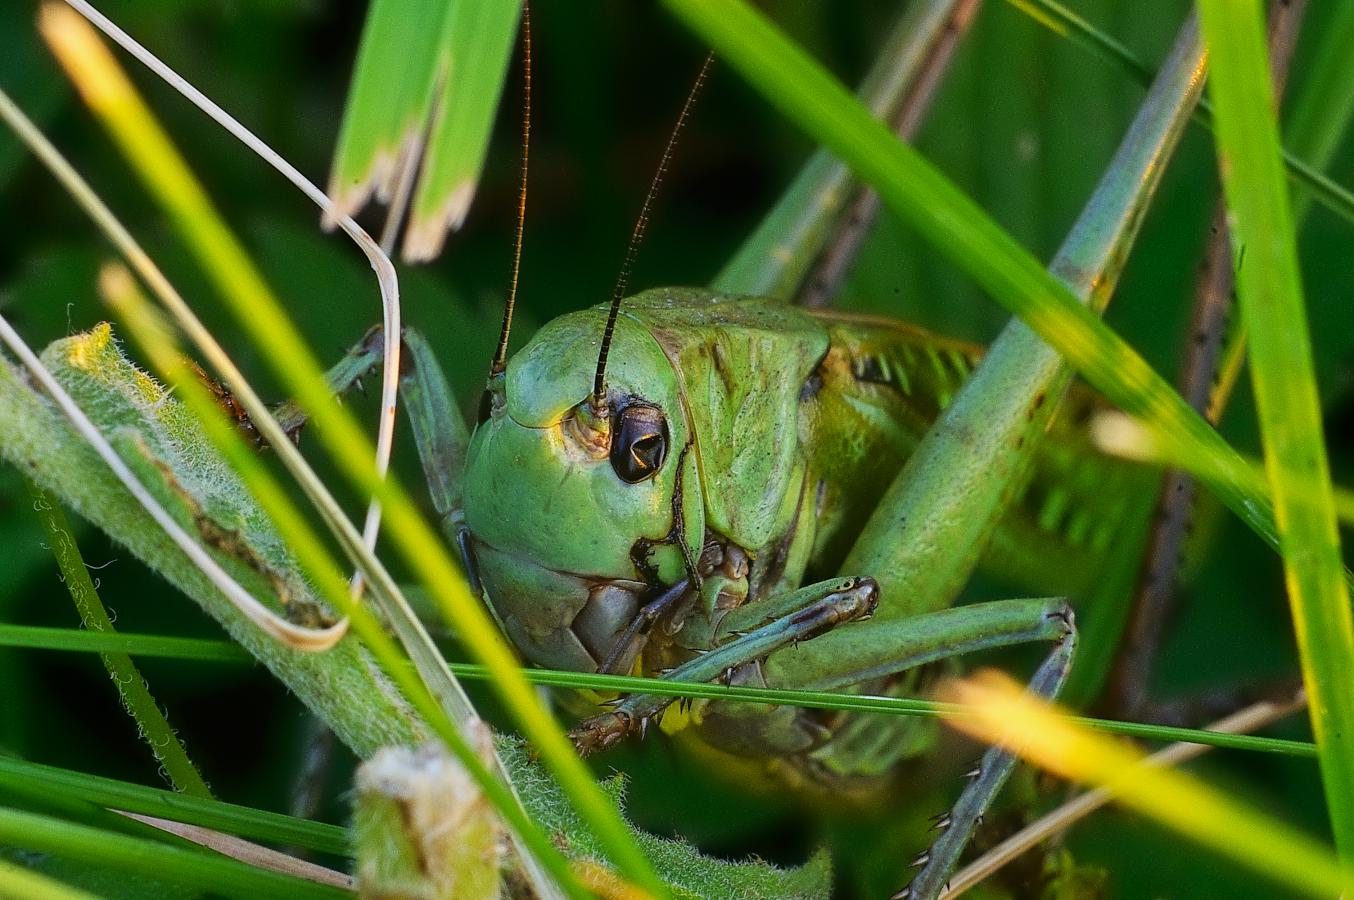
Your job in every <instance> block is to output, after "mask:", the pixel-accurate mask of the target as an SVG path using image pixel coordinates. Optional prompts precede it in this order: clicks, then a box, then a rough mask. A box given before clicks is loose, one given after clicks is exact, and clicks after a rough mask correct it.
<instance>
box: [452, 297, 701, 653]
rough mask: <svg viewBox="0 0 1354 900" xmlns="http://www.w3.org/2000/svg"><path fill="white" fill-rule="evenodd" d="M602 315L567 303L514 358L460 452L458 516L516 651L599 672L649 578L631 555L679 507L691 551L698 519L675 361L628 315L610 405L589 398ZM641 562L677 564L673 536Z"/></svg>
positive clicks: (656, 535)
mask: <svg viewBox="0 0 1354 900" xmlns="http://www.w3.org/2000/svg"><path fill="white" fill-rule="evenodd" d="M604 321H605V310H602V311H600V312H599V311H598V310H595V309H594V310H585V311H582V312H578V313H572V314H570V315H566V316H564V317H562V318H560V319H557V320H555V321H554V322H552V323H551V324H550V325H548V326H546V327H545V328H544V329H542V330H541V332H540V333H539V334H537V335H536V337H535V338H534V339H533V340H532V341H531V343H530V344H528V345H527V346H526V347H525V348H524V349H523V350H522V351H521V352H520V353H518V354H517V356H515V357H514V358H513V359H512V360H511V362H510V363H509V364H508V367H507V371H506V373H505V375H504V376H503V377H502V378H496V379H494V380H493V381H494V383H493V384H491V387H490V390H489V393H488V397H487V402H486V404H485V408H484V409H483V411H482V415H481V421H480V423H479V425H478V427H477V428H476V429H475V433H474V435H473V436H472V438H471V441H470V450H469V455H468V457H467V460H466V472H465V517H466V526H467V528H468V530H469V532H470V546H471V549H472V552H473V554H474V557H475V562H476V564H477V567H478V571H479V575H480V578H481V579H482V580H483V582H484V586H485V589H486V592H487V594H488V596H489V601H490V604H491V605H492V607H493V609H494V612H495V614H496V615H497V617H498V619H499V622H500V624H501V625H502V627H503V629H504V630H505V631H506V632H507V634H508V636H509V637H510V638H511V639H512V640H513V642H514V643H515V644H516V645H517V647H518V649H519V650H520V651H521V652H522V654H523V655H524V656H526V657H527V658H528V659H529V660H531V661H532V662H535V663H538V664H540V665H543V666H547V667H550V668H558V669H571V670H577V671H594V670H596V669H597V668H598V666H599V665H600V664H601V662H602V661H603V660H605V659H606V658H607V656H608V655H609V654H610V652H611V650H612V648H613V647H614V646H615V645H616V641H617V639H618V638H619V636H620V635H621V633H622V632H623V631H624V630H625V628H626V627H627V626H628V625H629V624H630V622H631V620H632V619H633V617H634V615H635V613H636V612H637V611H638V609H639V607H640V606H641V605H642V602H643V599H642V598H643V596H644V593H645V591H646V590H647V589H648V588H649V587H651V585H649V584H647V583H646V582H645V580H644V572H643V571H642V570H641V569H640V567H639V566H637V565H636V561H635V560H636V557H639V558H641V559H642V558H644V556H645V554H644V551H643V548H644V547H645V546H646V543H647V542H649V541H661V540H664V539H665V538H667V537H668V536H669V535H670V534H676V533H677V532H676V531H674V524H675V523H674V518H675V517H674V509H675V508H676V509H681V510H683V512H682V514H681V516H680V518H681V519H682V520H683V524H684V526H685V527H684V531H685V535H686V540H687V544H688V547H689V548H690V549H691V550H692V552H699V542H700V540H701V537H702V534H703V532H704V520H703V513H702V510H703V505H702V502H701V497H700V484H699V479H698V478H697V477H696V474H695V454H688V453H684V452H683V448H685V447H686V446H687V445H688V443H689V440H690V428H689V425H688V423H687V418H686V415H685V409H684V406H683V404H682V399H681V395H680V391H679V388H678V381H677V377H676V374H675V373H674V372H673V369H672V364H671V363H670V362H669V360H668V358H667V356H666V355H665V354H664V353H663V351H662V349H661V348H660V347H659V345H658V343H657V342H656V341H655V340H654V338H653V337H652V336H651V335H650V334H649V332H648V331H647V330H646V329H645V328H644V327H643V326H641V325H639V324H638V323H636V322H635V321H633V320H632V319H629V318H628V317H626V316H621V317H620V319H619V320H618V321H617V323H616V332H615V338H614V341H613V344H612V348H611V363H610V365H609V366H608V369H607V390H608V394H607V398H606V399H607V404H606V407H607V408H606V409H605V410H604V411H601V412H600V414H599V412H598V411H595V410H594V409H593V408H592V405H591V403H590V394H591V390H590V389H591V386H592V374H593V368H594V366H595V364H596V359H597V346H598V342H599V339H600V335H601V331H602V325H603V322H604ZM681 469H684V470H686V471H685V473H684V477H683V476H682V475H679V470H681ZM674 498H676V500H675V502H674ZM647 563H648V565H650V566H652V567H653V569H654V570H656V572H657V577H658V579H659V580H660V581H662V582H663V583H671V582H674V581H676V580H677V579H679V578H680V577H681V576H682V572H683V566H682V554H681V550H680V548H679V547H678V546H676V545H675V544H667V545H663V546H659V547H655V548H653V550H652V552H651V553H650V554H649V555H648V558H647ZM631 662H632V660H624V666H625V667H628V666H629V665H630V663H631Z"/></svg>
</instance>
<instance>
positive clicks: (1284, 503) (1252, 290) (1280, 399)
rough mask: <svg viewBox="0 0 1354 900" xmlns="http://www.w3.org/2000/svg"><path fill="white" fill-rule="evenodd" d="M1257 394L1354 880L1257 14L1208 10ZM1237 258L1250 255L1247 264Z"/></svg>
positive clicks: (1303, 371)
mask: <svg viewBox="0 0 1354 900" xmlns="http://www.w3.org/2000/svg"><path fill="white" fill-rule="evenodd" d="M1199 9H1200V11H1201V13H1202V17H1203V24H1204V33H1205V35H1206V36H1207V38H1208V43H1209V46H1210V47H1211V48H1212V52H1213V56H1214V67H1213V77H1212V79H1210V82H1209V91H1210V93H1211V94H1212V96H1213V100H1214V103H1215V106H1216V109H1217V114H1216V116H1215V121H1214V124H1215V134H1216V137H1217V151H1218V162H1219V168H1220V169H1221V170H1222V179H1223V187H1224V190H1225V192H1226V194H1227V205H1228V209H1229V217H1230V220H1231V230H1232V235H1233V246H1234V247H1236V248H1237V250H1236V251H1235V255H1236V267H1237V293H1238V296H1239V298H1240V301H1241V311H1242V315H1243V317H1244V320H1245V322H1246V324H1247V327H1248V330H1249V331H1250V345H1251V347H1250V357H1251V374H1252V384H1253V386H1254V389H1255V396H1256V404H1257V408H1258V412H1259V419H1260V433H1261V439H1262V443H1263V445H1264V449H1265V468H1266V470H1267V471H1268V473H1269V480H1270V484H1271V487H1272V490H1273V496H1274V504H1275V514H1276V518H1277V522H1278V525H1279V537H1280V548H1281V550H1282V552H1283V557H1284V572H1285V575H1286V581H1287V585H1288V599H1289V604H1290V605H1291V607H1292V614H1293V626H1294V630H1295V631H1296V633H1297V640H1298V651H1299V655H1300V660H1301V664H1302V675H1303V681H1304V683H1305V684H1306V686H1307V693H1308V696H1309V697H1310V698H1311V705H1310V710H1311V719H1312V730H1313V733H1314V734H1315V736H1316V744H1317V748H1318V750H1319V751H1320V759H1321V775H1322V780H1323V782H1324V783H1325V787H1326V803H1327V808H1328V810H1329V815H1330V821H1331V830H1332V833H1333V834H1334V836H1335V846H1336V848H1337V850H1338V852H1339V854H1340V859H1341V862H1342V863H1343V865H1344V867H1345V869H1346V871H1347V872H1348V873H1349V874H1350V875H1351V876H1354V694H1352V693H1351V692H1350V690H1349V686H1350V685H1351V684H1354V615H1351V613H1350V608H1349V592H1348V590H1347V588H1346V584H1345V579H1344V572H1343V568H1344V567H1343V563H1342V561H1341V558H1340V537H1339V532H1338V531H1337V529H1336V525H1335V510H1334V503H1333V499H1332V496H1331V484H1330V470H1329V466H1328V464H1327V461H1326V446H1325V441H1324V438H1323V435H1322V430H1321V405H1320V399H1319V397H1318V396H1317V389H1316V374H1315V370H1314V366H1313V361H1312V348H1311V341H1310V337H1309V335H1308V329H1307V316H1306V309H1305V307H1304V305H1303V293H1302V279H1301V276H1300V274H1299V271H1298V260H1297V246H1296V241H1295V238H1294V229H1293V218H1292V211H1291V209H1290V206H1289V198H1288V192H1287V186H1286V185H1285V183H1284V180H1283V167H1282V162H1281V159H1280V155H1279V149H1280V148H1279V134H1278V128H1277V126H1276V124H1275V121H1274V112H1273V110H1274V103H1273V90H1272V87H1271V85H1270V79H1269V65H1268V58H1267V53H1266V51H1265V43H1264V30H1263V25H1262V19H1261V10H1260V5H1259V3H1258V2H1254V0H1201V2H1200V4H1199ZM1241 248H1244V251H1245V252H1244V255H1243V253H1242V250H1241Z"/></svg>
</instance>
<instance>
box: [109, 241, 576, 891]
mask: <svg viewBox="0 0 1354 900" xmlns="http://www.w3.org/2000/svg"><path fill="white" fill-rule="evenodd" d="M100 286H101V288H102V290H103V293H104V295H105V297H106V298H107V299H108V300H109V301H110V303H112V304H113V305H114V306H115V307H116V308H118V309H119V311H120V312H121V313H122V314H123V316H122V317H123V319H124V321H126V322H127V323H128V325H129V326H130V328H131V330H132V333H133V336H134V337H135V338H136V339H137V341H138V343H140V344H141V346H142V347H143V348H144V349H145V350H146V352H147V354H148V355H149V356H150V357H151V358H152V360H154V362H155V364H156V367H157V368H158V369H160V370H162V371H164V372H168V373H171V377H172V376H173V373H177V374H178V375H179V376H181V377H178V378H176V379H175V381H176V383H177V384H178V386H179V394H180V396H181V397H182V398H183V400H184V402H185V403H187V404H188V406H189V407H190V408H191V409H193V410H194V412H196V413H197V415H198V418H199V420H200V421H201V422H202V423H203V427H204V428H206V429H207V430H208V433H209V434H210V436H211V438H212V439H213V441H214V443H215V445H216V446H217V447H219V448H221V449H222V451H223V455H224V456H225V457H226V458H227V459H228V460H229V461H230V462H231V464H232V465H233V466H234V467H235V469H236V471H237V472H238V473H240V475H241V478H242V479H243V480H244V482H245V484H246V485H247V486H248V487H249V488H250V490H251V492H252V493H253V494H254V496H255V497H256V498H258V499H259V501H260V505H261V506H262V507H263V508H264V509H265V511H267V512H268V514H269V516H270V517H271V518H272V519H273V522H274V524H275V525H276V526H277V528H278V531H279V533H281V534H282V535H283V536H284V537H285V538H286V539H287V540H288V544H289V546H290V547H291V548H292V550H293V552H294V553H295V554H296V556H297V558H298V560H300V561H301V563H302V565H303V566H305V567H306V569H307V571H309V572H310V573H311V576H312V578H313V579H314V580H315V582H316V584H317V587H318V589H319V590H320V592H321V595H322V596H324V597H325V598H326V599H328V600H329V601H330V602H331V603H334V604H335V605H336V606H337V607H338V608H340V609H343V610H344V611H345V612H347V614H348V615H349V616H350V619H351V621H352V623H353V631H354V633H356V634H357V635H358V636H359V637H360V638H361V639H362V640H363V641H364V643H365V644H366V645H367V647H368V649H370V650H371V652H372V655H373V656H375V657H376V659H377V660H378V661H379V662H380V664H381V666H382V668H383V669H384V670H385V671H386V673H387V674H388V675H390V677H391V678H392V680H394V681H395V683H396V684H398V685H399V686H400V688H401V690H403V691H404V693H405V696H406V697H408V698H409V700H410V702H411V703H413V704H414V706H415V708H416V709H418V710H419V712H420V713H421V714H422V715H423V716H424V718H425V720H426V721H427V722H428V724H429V725H430V726H431V727H432V728H433V729H434V730H435V731H436V732H437V733H438V735H439V736H440V737H441V738H442V740H443V741H444V742H445V743H446V744H447V746H448V747H449V748H450V750H451V752H452V753H453V754H454V755H455V756H456V758H457V759H458V760H459V761H460V762H461V764H462V765H463V766H465V767H466V769H467V771H468V772H469V773H470V775H471V777H472V778H474V779H475V781H476V783H477V784H478V785H479V787H480V789H481V790H483V791H484V793H485V795H486V796H487V797H488V798H489V800H490V802H491V803H493V804H494V807H495V808H496V809H497V810H498V811H499V813H500V814H501V815H502V816H503V818H504V820H505V821H507V822H508V823H509V824H510V826H511V827H512V832H513V834H515V835H517V839H519V840H521V841H522V843H523V845H524V850H525V851H529V852H530V853H531V854H532V855H533V858H535V859H537V860H538V861H539V863H540V865H542V866H544V867H545V868H546V869H547V870H549V871H550V872H552V873H553V874H554V876H555V877H556V878H557V879H562V882H561V884H563V885H566V886H567V885H568V884H569V883H570V878H571V875H570V871H569V866H568V863H567V862H566V861H565V860H564V859H563V857H562V856H561V855H560V854H559V853H558V852H557V851H556V850H555V848H554V847H553V845H552V844H551V843H550V842H549V840H548V838H547V837H546V836H545V834H544V833H543V832H542V831H541V830H540V829H539V828H537V827H536V826H535V824H534V823H533V822H532V820H531V819H530V817H529V816H527V814H526V812H525V810H524V809H523V808H522V806H521V804H520V802H519V800H518V798H517V797H516V795H515V794H514V793H513V792H512V791H511V788H510V787H509V786H508V785H507V784H506V783H505V782H506V779H504V780H500V779H499V778H498V777H495V774H494V773H492V772H490V771H489V769H488V768H487V767H486V766H485V765H484V764H483V762H481V760H480V757H479V754H478V753H476V752H475V751H474V750H473V749H472V747H471V746H470V744H469V743H467V741H466V738H465V735H464V734H463V733H462V731H461V726H460V725H458V723H457V721H453V718H452V716H451V715H450V714H449V713H448V712H447V711H446V709H445V706H444V705H442V704H439V703H438V702H437V699H436V697H435V695H434V693H433V692H432V691H430V690H429V689H428V688H427V687H426V685H425V683H424V682H421V681H419V680H418V679H417V677H416V670H418V667H417V666H416V667H415V669H412V670H411V669H410V668H409V666H407V665H406V664H405V663H404V658H403V657H402V656H401V655H400V653H399V651H398V649H397V648H396V646H395V644H394V642H393V641H391V640H390V638H389V637H388V636H387V635H386V634H385V631H384V629H383V626H382V625H381V623H379V622H378V621H377V620H376V618H375V617H374V616H373V615H372V614H371V613H370V611H368V610H367V609H366V608H365V607H363V606H362V605H361V604H360V603H359V602H358V601H357V599H356V598H354V597H352V596H351V595H350V594H349V593H348V592H347V591H346V589H345V585H344V584H343V581H342V579H341V578H339V577H338V574H337V573H338V568H337V566H334V565H333V564H332V561H331V560H330V558H329V555H328V553H327V551H326V550H325V549H324V546H323V544H322V542H321V541H320V538H319V536H318V535H317V534H316V533H315V532H314V531H313V530H311V529H310V528H309V526H308V525H307V523H306V521H305V518H304V517H303V516H302V515H301V513H300V511H299V510H297V509H296V507H295V506H294V505H292V504H291V503H290V501H289V500H288V499H287V496H286V492H285V491H284V490H283V489H282V487H281V485H279V484H277V483H276V482H275V481H274V480H273V479H272V476H271V475H269V474H268V472H267V470H266V469H265V468H264V466H263V465H262V463H261V462H260V460H259V459H258V457H257V454H256V453H254V452H253V451H252V450H251V448H249V447H248V446H246V444H245V442H244V440H243V439H242V438H241V437H240V435H239V433H238V431H237V430H236V429H235V428H234V427H233V426H232V425H231V424H230V423H229V422H228V421H227V420H226V418H225V416H224V414H223V412H222V411H221V410H220V408H219V407H218V406H217V405H216V403H215V402H214V401H213V399H212V398H211V397H210V396H209V395H208V393H207V391H206V389H205V388H204V387H203V386H202V385H201V384H200V383H199V382H198V380H197V379H196V378H194V377H193V375H192V374H191V373H189V372H187V371H186V370H185V367H184V365H183V362H182V356H181V355H180V354H179V353H178V351H177V348H176V347H175V346H174V344H173V340H172V339H171V338H170V337H169V336H168V333H167V331H166V330H165V328H164V326H163V325H162V324H160V323H159V321H158V318H157V316H158V314H157V313H155V312H154V311H153V310H152V309H151V308H150V305H149V301H147V300H146V299H145V298H144V297H142V296H141V295H140V292H139V291H138V290H137V289H136V286H135V283H134V282H133V281H132V279H131V275H130V274H129V273H127V272H126V270H124V269H121V268H120V267H115V268H112V269H109V268H105V270H104V273H103V275H102V277H101V278H100ZM273 427H276V424H275V423H274V426H273ZM283 440H284V442H285V437H284V438H283ZM284 445H286V444H285V443H284ZM286 446H290V445H286ZM292 449H293V450H294V449H295V448H294V447H293V448H292ZM349 527H350V528H351V525H349ZM355 540H356V538H355V536H351V535H350V541H355ZM356 546H360V545H356ZM374 575H375V577H374V578H373V584H374V585H375V586H377V587H378V588H380V589H381V590H384V586H385V582H386V580H387V579H388V578H389V574H388V573H385V572H384V571H376V572H374ZM425 637H426V635H425ZM416 646H423V645H422V644H421V643H419V644H416ZM436 665H437V669H438V671H444V670H445V668H446V667H445V664H444V663H442V662H441V661H440V659H439V660H438V661H437V663H436ZM418 671H421V670H418ZM457 688H458V689H459V685H457ZM467 702H468V701H467Z"/></svg>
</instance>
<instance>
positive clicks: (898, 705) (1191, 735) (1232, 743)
mask: <svg viewBox="0 0 1354 900" xmlns="http://www.w3.org/2000/svg"><path fill="white" fill-rule="evenodd" d="M117 637H118V639H119V642H121V641H125V640H130V641H132V643H130V644H128V645H127V646H129V648H132V649H129V652H133V653H134V652H135V648H137V647H139V646H141V645H142V642H144V643H146V644H149V645H151V646H152V647H154V645H155V644H156V643H158V642H159V641H168V640H174V641H180V640H186V639H183V638H159V637H156V636H152V635H121V634H120V635H118V636H117ZM105 643H106V642H105V641H103V640H102V639H101V636H99V635H90V634H87V633H85V632H75V631H70V630H67V629H52V628H36V627H29V626H0V647H26V648H30V649H38V650H57V651H76V652H80V651H83V652H97V651H98V649H99V648H101V647H103V646H105ZM197 643H201V644H203V645H204V646H203V647H202V648H201V651H199V648H198V647H196V646H194V647H192V648H191V653H192V654H194V655H190V656H183V657H175V658H183V659H196V658H199V657H198V656H196V654H197V653H198V652H203V658H206V657H209V656H210V657H214V658H220V659H221V660H223V661H225V660H239V661H241V662H244V661H247V660H248V659H249V658H250V657H249V656H248V655H247V654H245V653H243V652H242V651H240V650H239V648H238V647H236V646H235V645H234V644H229V643H226V642H224V641H202V642H197ZM86 644H87V645H88V646H86ZM119 645H121V644H119ZM164 655H166V656H174V654H172V653H171V652H165V653H164ZM450 668H451V670H452V671H453V672H455V673H456V677H458V678H462V679H469V680H475V681H488V680H490V679H491V678H493V675H492V673H490V672H489V671H488V670H487V669H486V668H485V667H484V666H481V665H477V664H475V663H451V664H450ZM522 674H523V676H524V677H525V678H526V679H527V680H528V681H529V682H531V683H532V684H534V685H539V686H541V687H557V688H568V689H572V690H584V691H597V692H599V693H608V694H627V693H637V694H656V695H660V696H664V697H675V698H678V699H681V698H690V699H706V700H720V701H727V702H734V703H766V704H771V705H776V706H796V707H800V708H803V709H824V710H834V711H839V712H866V713H873V714H876V715H894V716H918V717H925V718H937V717H940V716H942V715H948V714H962V711H961V710H957V709H955V708H952V707H948V706H946V705H944V704H940V703H937V702H936V701H933V700H921V699H912V698H908V697H892V696H873V695H860V694H839V693H834V692H832V691H803V690H793V689H787V688H754V687H746V686H742V685H721V684H709V683H705V682H683V681H672V680H668V679H659V678H648V677H641V676H635V675H602V674H597V673H593V672H568V671H561V670H556V669H523V670H522ZM1074 721H1076V722H1077V723H1078V724H1081V725H1084V726H1086V727H1087V728H1091V729H1094V730H1097V731H1103V732H1105V733H1107V734H1118V735H1124V736H1132V737H1136V738H1139V739H1142V740H1155V741H1172V740H1174V741H1189V742H1191V743H1196V744H1201V745H1205V746H1210V747H1219V748H1226V749H1230V750H1245V751H1250V752H1258V753H1275V754H1279V755H1281V756H1296V757H1304V758H1315V756H1316V745H1315V744H1312V743H1310V742H1307V741H1295V740H1288V739H1285V738H1267V737H1254V736H1250V735H1240V736H1234V735H1228V734H1223V733H1219V732H1214V731H1209V730H1206V729H1197V728H1180V727H1176V726H1172V725H1151V724H1145V723H1139V722H1124V721H1117V720H1113V719H1100V718H1092V717H1088V716H1079V717H1074ZM2 771H3V764H2V763H0V772H2Z"/></svg>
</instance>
